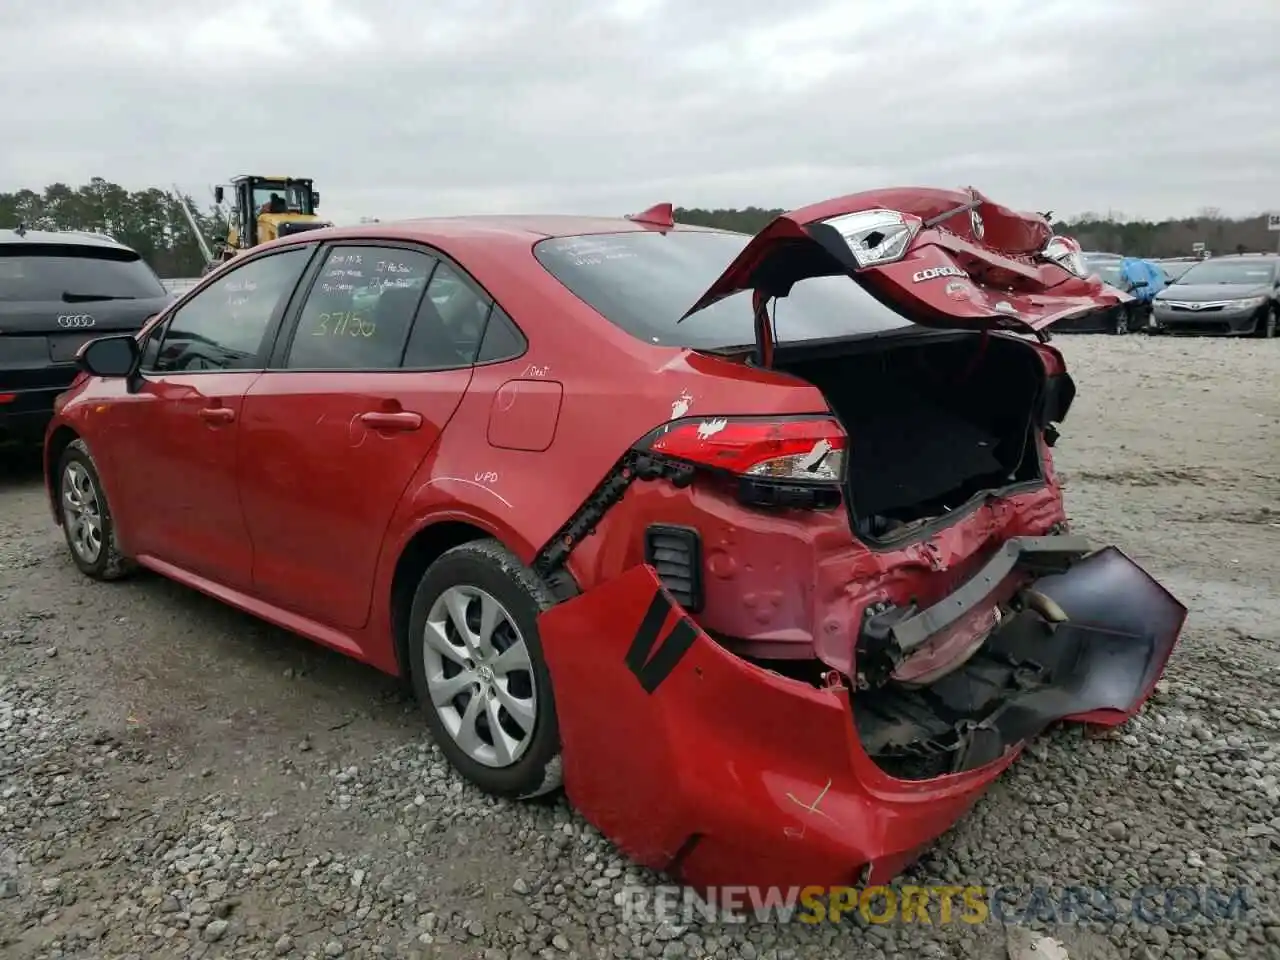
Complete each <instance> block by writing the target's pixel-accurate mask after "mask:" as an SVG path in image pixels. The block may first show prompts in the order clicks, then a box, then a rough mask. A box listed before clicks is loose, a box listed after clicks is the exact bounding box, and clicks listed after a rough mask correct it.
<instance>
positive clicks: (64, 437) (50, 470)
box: [43, 424, 80, 526]
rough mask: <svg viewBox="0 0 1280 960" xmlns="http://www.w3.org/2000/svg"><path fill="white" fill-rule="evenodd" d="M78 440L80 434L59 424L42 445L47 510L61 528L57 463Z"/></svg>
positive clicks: (60, 502) (60, 501)
mask: <svg viewBox="0 0 1280 960" xmlns="http://www.w3.org/2000/svg"><path fill="white" fill-rule="evenodd" d="M79 439H80V434H78V433H76V432H75V430H73V429H72V428H71V427H68V426H67V425H66V424H61V425H59V426H58V427H57V428H56V429H55V430H54V431H53V432H52V433H51V434H49V436H48V437H47V438H46V440H45V443H44V453H43V458H44V489H45V494H46V495H47V496H48V498H49V509H50V510H52V511H53V519H54V521H55V522H56V523H57V524H58V526H62V500H61V498H60V497H59V496H58V463H59V462H60V461H61V460H62V455H63V454H64V453H65V452H66V450H67V447H69V446H71V444H72V443H73V442H75V441H76V440H79Z"/></svg>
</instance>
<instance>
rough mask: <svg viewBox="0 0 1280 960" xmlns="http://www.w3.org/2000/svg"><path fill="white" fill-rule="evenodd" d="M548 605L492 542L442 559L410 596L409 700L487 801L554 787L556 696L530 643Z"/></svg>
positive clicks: (527, 575) (544, 593) (542, 588)
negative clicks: (414, 698) (414, 697)
mask: <svg viewBox="0 0 1280 960" xmlns="http://www.w3.org/2000/svg"><path fill="white" fill-rule="evenodd" d="M554 602H555V601H554V599H553V598H552V596H551V593H550V591H549V590H548V589H547V587H546V585H545V584H543V583H542V581H541V580H540V579H539V578H538V577H537V576H536V575H535V574H534V573H533V572H532V571H531V570H529V569H528V568H527V567H525V566H524V565H523V564H522V563H521V562H520V561H519V560H518V559H517V558H516V557H515V556H514V555H513V554H512V553H511V552H510V551H509V550H507V549H506V548H505V547H504V546H503V545H502V544H501V543H499V542H498V541H497V540H479V541H473V542H471V543H464V544H462V545H461V546H458V547H454V548H453V549H452V550H448V551H446V552H445V553H443V554H441V556H440V557H439V559H437V560H436V561H435V563H433V564H432V565H431V566H430V567H429V568H427V572H426V573H425V574H423V576H422V580H421V582H420V583H419V584H418V589H417V592H416V593H415V595H414V598H413V608H412V612H411V613H410V618H409V630H410V634H409V637H410V642H409V657H410V674H411V677H412V680H413V687H414V692H415V693H416V694H417V697H418V700H419V702H420V703H421V704H422V707H423V711H424V713H425V715H426V721H427V726H428V727H429V728H430V729H431V733H432V735H433V737H434V738H435V740H436V743H438V744H439V745H440V749H441V750H442V751H443V752H444V755H445V756H446V757H447V758H448V759H449V762H450V763H451V764H453V766H454V768H455V769H457V771H458V772H459V773H461V774H462V775H463V776H464V777H466V778H467V779H468V780H470V781H471V782H472V783H474V784H475V785H476V786H478V787H480V788H481V789H482V790H484V791H486V792H488V793H492V794H496V795H498V796H504V797H515V798H521V799H523V798H528V797H535V796H539V795H541V794H545V793H550V792H551V791H553V790H555V789H556V788H558V787H559V786H560V784H561V775H560V731H559V725H558V723H557V721H556V708H555V697H554V694H553V691H552V689H551V675H550V673H549V672H548V670H547V665H546V661H545V660H544V659H543V656H542V643H541V640H540V638H539V636H538V615H539V614H540V613H542V611H543V610H546V609H548V608H550V607H551V606H552V605H553V604H554Z"/></svg>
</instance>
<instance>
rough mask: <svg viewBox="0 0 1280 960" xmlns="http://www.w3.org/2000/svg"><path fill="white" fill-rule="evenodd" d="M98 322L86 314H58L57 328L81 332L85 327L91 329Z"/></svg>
mask: <svg viewBox="0 0 1280 960" xmlns="http://www.w3.org/2000/svg"><path fill="white" fill-rule="evenodd" d="M97 322H98V321H97V320H95V319H94V318H93V316H92V315H91V314H88V313H60V314H58V326H60V327H62V328H63V329H66V330H83V329H85V328H86V327H92V326H93V325H94V324H95V323H97Z"/></svg>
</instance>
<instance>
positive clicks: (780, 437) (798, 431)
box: [641, 417, 846, 483]
mask: <svg viewBox="0 0 1280 960" xmlns="http://www.w3.org/2000/svg"><path fill="white" fill-rule="evenodd" d="M845 443H846V440H845V435H844V430H843V429H842V428H841V427H840V424H839V423H837V422H836V421H835V420H832V419H830V418H827V417H822V418H816V419H807V418H806V419H787V420H778V419H775V418H768V419H764V418H756V417H715V418H712V419H699V420H674V421H672V422H671V423H669V424H667V425H666V426H664V427H660V428H658V429H657V430H655V431H654V432H653V433H651V434H650V435H649V436H648V437H647V438H645V440H644V441H642V443H641V449H644V450H646V451H647V452H649V453H656V454H661V455H662V456H664V457H673V458H675V459H677V460H684V461H686V462H688V463H692V464H695V465H696V466H700V467H706V468H708V469H710V470H722V471H724V472H726V473H731V474H735V475H737V476H743V477H758V478H760V479H770V480H790V481H812V482H818V483H839V482H840V480H841V479H842V478H843V476H844V450H845Z"/></svg>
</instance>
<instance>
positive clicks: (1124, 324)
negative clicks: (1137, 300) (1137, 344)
mask: <svg viewBox="0 0 1280 960" xmlns="http://www.w3.org/2000/svg"><path fill="white" fill-rule="evenodd" d="M1132 316H1133V315H1132V314H1131V313H1130V311H1129V308H1128V307H1124V308H1123V309H1121V310H1120V311H1119V312H1118V313H1117V314H1116V318H1115V320H1114V321H1113V322H1112V324H1111V332H1112V333H1113V334H1115V335H1116V336H1118V337H1123V336H1124V335H1125V334H1127V333H1128V332H1129V328H1130V326H1131V325H1132Z"/></svg>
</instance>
